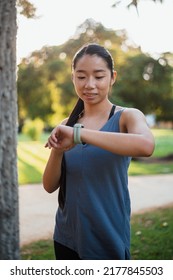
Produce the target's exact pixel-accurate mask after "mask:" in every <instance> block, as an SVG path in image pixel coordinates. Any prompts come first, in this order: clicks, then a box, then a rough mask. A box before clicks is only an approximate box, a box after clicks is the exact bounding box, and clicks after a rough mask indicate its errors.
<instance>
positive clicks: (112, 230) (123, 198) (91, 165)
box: [54, 110, 130, 260]
mask: <svg viewBox="0 0 173 280" xmlns="http://www.w3.org/2000/svg"><path fill="white" fill-rule="evenodd" d="M122 111H123V110H121V111H118V112H116V113H115V114H114V115H113V116H112V117H111V118H110V119H109V120H108V121H107V123H106V124H105V125H104V126H103V127H102V128H101V129H100V131H110V132H120V129H119V119H120V116H121V113H122ZM115 145H116V142H115ZM65 159H66V201H65V206H64V208H63V210H62V209H60V208H58V210H57V214H56V225H55V231H54V240H55V241H57V242H59V243H61V244H62V245H65V246H67V247H69V248H70V249H72V250H74V251H76V252H77V253H78V255H79V256H80V258H81V259H86V260H106V259H107V260H113V259H122V260H123V259H129V258H130V253H129V251H130V250H129V248H130V197H129V191H128V166H129V163H130V157H127V156H121V155H117V154H114V153H111V152H109V151H106V150H103V149H101V148H98V147H96V146H92V145H89V144H85V145H83V144H78V145H76V146H75V147H74V148H73V149H71V150H69V151H67V152H65Z"/></svg>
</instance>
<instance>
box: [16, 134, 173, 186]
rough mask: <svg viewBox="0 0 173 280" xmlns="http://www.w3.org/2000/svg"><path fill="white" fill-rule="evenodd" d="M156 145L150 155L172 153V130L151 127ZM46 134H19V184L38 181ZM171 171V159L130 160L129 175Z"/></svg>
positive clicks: (45, 156) (46, 150)
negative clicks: (37, 138) (35, 138)
mask: <svg viewBox="0 0 173 280" xmlns="http://www.w3.org/2000/svg"><path fill="white" fill-rule="evenodd" d="M153 134H154V136H155V141H156V147H155V151H154V154H153V156H152V157H155V158H159V157H163V156H167V155H169V154H173V145H172V143H173V130H168V129H153ZM47 137H48V134H43V135H42V138H41V140H40V141H39V142H38V141H31V140H30V139H29V138H28V137H26V136H25V135H19V141H18V170H19V172H18V174H19V184H20V185H25V184H29V183H31V184H32V183H40V182H41V180H42V173H43V170H44V167H45V165H46V162H47V160H48V157H49V153H50V150H49V149H45V148H44V143H45V142H46V139H47ZM172 172H173V161H164V162H157V163H156V162H155V163H150V161H149V162H139V161H137V162H136V161H132V162H131V164H130V167H129V175H149V174H167V173H172Z"/></svg>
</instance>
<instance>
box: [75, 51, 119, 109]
mask: <svg viewBox="0 0 173 280" xmlns="http://www.w3.org/2000/svg"><path fill="white" fill-rule="evenodd" d="M115 77H116V72H115V73H114V76H113V77H111V71H110V70H109V68H108V66H107V63H106V61H105V60H104V59H103V58H101V57H99V56H97V55H88V54H86V55H84V56H82V57H81V58H80V59H79V60H78V62H77V64H76V68H75V69H74V70H73V74H72V79H73V83H74V87H75V90H76V93H77V95H78V96H79V97H80V98H81V99H82V100H83V101H84V102H85V103H92V104H95V103H98V102H100V101H102V100H103V99H105V98H108V94H109V92H110V89H111V86H112V85H113V83H114V82H115Z"/></svg>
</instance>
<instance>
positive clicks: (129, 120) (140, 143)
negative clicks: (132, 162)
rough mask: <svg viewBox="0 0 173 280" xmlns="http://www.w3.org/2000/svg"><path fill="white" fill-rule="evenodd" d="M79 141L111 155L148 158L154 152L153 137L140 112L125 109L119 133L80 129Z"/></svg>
mask: <svg viewBox="0 0 173 280" xmlns="http://www.w3.org/2000/svg"><path fill="white" fill-rule="evenodd" d="M81 139H82V141H83V142H86V143H88V144H91V145H95V146H97V147H100V148H102V149H105V150H108V151H110V152H112V153H117V154H120V155H127V156H132V157H139V156H142V157H148V156H151V154H152V153H153V151H154V137H153V135H152V133H151V131H150V129H149V128H148V126H147V123H146V119H145V117H144V115H143V114H142V112H140V111H139V110H136V109H125V110H124V111H123V113H122V115H121V118H120V133H114V132H102V131H97V130H90V129H85V128H82V129H81Z"/></svg>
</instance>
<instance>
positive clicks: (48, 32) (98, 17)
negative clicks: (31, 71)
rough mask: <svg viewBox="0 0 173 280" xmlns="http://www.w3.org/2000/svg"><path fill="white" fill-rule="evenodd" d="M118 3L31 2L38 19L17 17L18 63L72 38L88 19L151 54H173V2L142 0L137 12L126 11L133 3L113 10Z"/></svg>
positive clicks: (89, 0)
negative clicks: (123, 33)
mask: <svg viewBox="0 0 173 280" xmlns="http://www.w3.org/2000/svg"><path fill="white" fill-rule="evenodd" d="M115 1H116V0H87V1H83V0H59V1H58V0H31V1H30V2H32V3H33V4H34V5H35V6H36V8H37V16H38V17H37V19H26V18H25V17H23V16H21V15H18V19H17V24H18V33H17V61H18V62H20V59H21V58H23V57H27V56H28V55H30V54H31V52H33V51H34V50H40V49H41V48H42V47H43V46H55V45H60V44H63V43H64V42H66V41H67V40H68V39H69V38H70V37H72V36H73V35H74V33H75V31H76V28H77V26H79V25H81V24H82V23H83V22H84V21H85V20H86V19H87V18H92V19H94V20H95V21H96V22H100V23H101V24H103V26H104V27H105V28H110V29H113V30H115V31H116V30H119V29H126V31H127V34H128V36H129V38H130V39H131V40H132V41H133V42H134V43H136V44H137V45H139V46H141V48H142V51H144V52H148V53H151V54H154V53H162V52H167V51H168V52H173V39H172V29H171V28H172V26H173V0H164V4H160V3H157V4H155V3H153V2H152V1H150V0H141V1H140V4H139V7H138V13H137V11H136V9H135V8H134V7H132V8H130V9H127V8H126V5H127V4H128V3H129V2H131V0H123V1H122V2H123V4H121V5H119V6H118V7H117V8H116V9H115V8H112V7H111V6H112V4H114V2H115Z"/></svg>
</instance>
